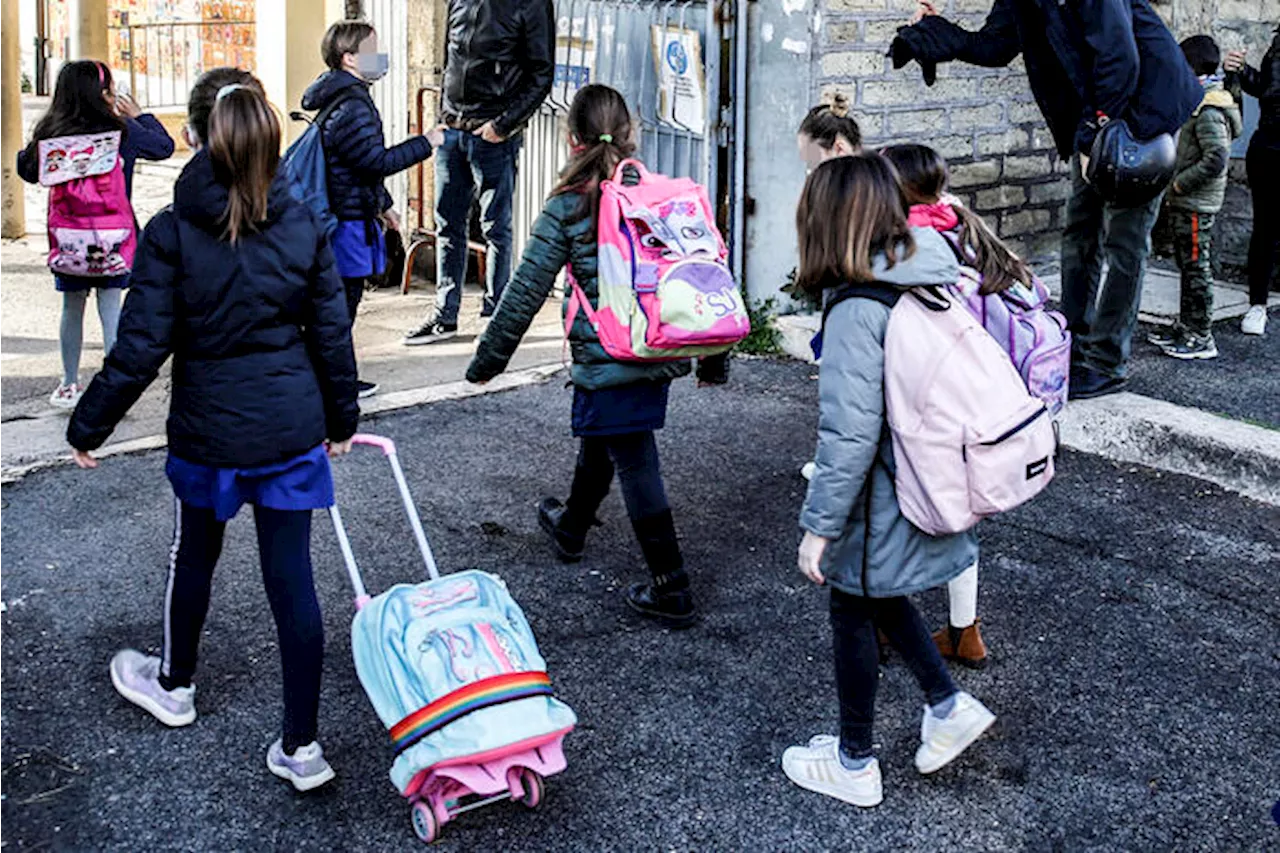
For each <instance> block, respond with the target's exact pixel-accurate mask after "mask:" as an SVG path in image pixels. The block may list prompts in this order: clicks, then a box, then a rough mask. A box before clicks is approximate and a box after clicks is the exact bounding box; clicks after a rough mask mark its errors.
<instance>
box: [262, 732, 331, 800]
mask: <svg viewBox="0 0 1280 853" xmlns="http://www.w3.org/2000/svg"><path fill="white" fill-rule="evenodd" d="M267 769H268V770H270V771H271V772H272V774H274V775H276V776H279V777H280V778H281V779H286V780H288V781H289V782H291V783H292V784H293V787H294V789H295V790H297V791H310V790H312V789H313V788H319V787H320V786H321V785H323V784H324V783H326V782H328V781H330V780H331V779H333V775H334V774H333V768H332V767H330V766H329V762H327V761H325V760H324V750H323V749H321V748H320V744H318V743H316V742H315V741H312V742H311V743H309V744H307V745H306V746H300V747H298V748H297V750H295V751H294V753H293V755H286V754H285V751H284V741H283V740H277V741H276V742H275V743H273V744H271V747H270V748H269V749H268V750H267Z"/></svg>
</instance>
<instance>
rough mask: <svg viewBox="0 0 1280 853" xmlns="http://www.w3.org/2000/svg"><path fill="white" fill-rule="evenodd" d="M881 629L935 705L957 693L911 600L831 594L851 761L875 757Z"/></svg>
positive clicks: (843, 737) (843, 744)
mask: <svg viewBox="0 0 1280 853" xmlns="http://www.w3.org/2000/svg"><path fill="white" fill-rule="evenodd" d="M876 628H879V629H880V630H881V631H883V632H884V633H885V636H887V637H888V638H889V642H890V643H891V644H892V645H893V647H894V648H895V649H897V651H898V654H900V655H902V657H903V659H904V660H906V662H907V666H908V667H910V669H911V673H912V675H914V676H915V677H916V681H918V682H919V683H920V687H921V689H922V690H924V693H925V696H926V697H927V698H928V701H929V704H930V705H937V704H938V703H939V702H943V701H946V699H948V698H949V697H951V696H953V695H955V692H956V686H955V684H954V683H952V681H951V674H950V673H948V672H947V667H946V664H944V663H943V662H942V656H941V655H940V654H938V647H937V646H935V645H934V644H933V638H932V637H930V635H929V629H928V628H927V627H925V624H924V620H922V619H921V618H920V612H919V611H918V610H916V608H915V605H914V604H912V603H911V600H910V599H909V598H906V597H905V596H899V597H898V598H863V597H861V596H857V595H848V594H846V593H843V592H840V591H839V590H837V589H832V590H831V633H832V639H833V641H834V643H835V657H836V692H837V693H838V694H839V697H840V748H841V750H843V751H844V753H845V754H846V755H848V756H849V757H851V758H866V757H867V756H870V755H871V754H872V751H873V750H872V746H871V734H872V732H871V729H872V725H873V724H874V722H875V708H876V688H877V687H878V686H879V683H880V650H879V645H878V644H877V643H876Z"/></svg>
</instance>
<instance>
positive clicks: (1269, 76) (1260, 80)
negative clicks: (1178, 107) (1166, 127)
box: [1224, 26, 1280, 335]
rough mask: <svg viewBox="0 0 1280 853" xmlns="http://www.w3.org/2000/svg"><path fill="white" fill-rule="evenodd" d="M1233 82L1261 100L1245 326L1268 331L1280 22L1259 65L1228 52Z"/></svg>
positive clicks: (1276, 253) (1276, 261) (1276, 272)
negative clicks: (1253, 64)
mask: <svg viewBox="0 0 1280 853" xmlns="http://www.w3.org/2000/svg"><path fill="white" fill-rule="evenodd" d="M1224 67H1225V68H1226V70H1227V72H1228V79H1227V86H1228V88H1231V87H1232V86H1233V84H1236V83H1238V85H1239V86H1240V88H1241V89H1243V90H1244V91H1245V92H1246V93H1248V94H1250V95H1253V96H1254V97H1255V98H1257V99H1258V106H1259V107H1260V115H1259V117H1258V129H1257V130H1255V131H1254V132H1253V138H1252V139H1250V140H1249V152H1248V154H1247V155H1246V158H1245V172H1246V174H1247V175H1248V177H1249V191H1250V192H1251V193H1252V195H1253V235H1252V236H1251V237H1250V238H1249V313H1248V314H1246V315H1245V318H1244V320H1242V321H1241V324H1240V328H1241V330H1242V331H1243V332H1244V333H1245V334H1247V335H1261V334H1265V333H1266V331H1267V297H1268V295H1269V294H1270V291H1271V290H1272V289H1274V288H1280V26H1277V27H1276V34H1275V37H1274V38H1273V39H1272V40H1271V47H1270V48H1268V49H1267V53H1266V55H1265V56H1263V57H1262V64H1261V65H1260V66H1258V67H1257V68H1254V67H1252V66H1251V65H1249V64H1248V63H1246V62H1245V55H1244V53H1243V52H1242V51H1232V52H1231V53H1228V54H1227V59H1226V62H1225V63H1224Z"/></svg>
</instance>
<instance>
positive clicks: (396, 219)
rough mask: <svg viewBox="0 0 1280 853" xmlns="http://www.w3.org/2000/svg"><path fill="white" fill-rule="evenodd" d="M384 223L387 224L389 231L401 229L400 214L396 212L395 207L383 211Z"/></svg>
mask: <svg viewBox="0 0 1280 853" xmlns="http://www.w3.org/2000/svg"><path fill="white" fill-rule="evenodd" d="M382 224H383V225H385V226H386V228H387V230H388V231H399V230H400V214H398V213H396V212H395V210H394V209H393V208H390V207H388V208H387V209H386V210H384V211H382Z"/></svg>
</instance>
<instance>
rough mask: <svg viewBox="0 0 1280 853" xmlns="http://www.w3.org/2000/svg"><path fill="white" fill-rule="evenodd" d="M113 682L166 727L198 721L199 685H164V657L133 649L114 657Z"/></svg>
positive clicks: (117, 689)
mask: <svg viewBox="0 0 1280 853" xmlns="http://www.w3.org/2000/svg"><path fill="white" fill-rule="evenodd" d="M111 683H112V684H113V685H115V688H116V692H117V693H119V694H120V695H121V696H123V697H124V698H126V699H128V700H129V701H130V702H132V703H133V704H135V705H137V706H138V707H139V708H142V709H143V710H145V711H147V712H148V713H150V714H151V716H153V717H155V718H156V719H157V720H159V721H160V722H162V723H164V724H165V725H166V726H173V727H175V728H177V727H179V726H189V725H191V724H192V723H194V722H195V721H196V702H195V700H196V688H195V686H194V685H191V686H188V687H175V688H174V689H172V690H165V689H164V688H163V687H161V686H160V658H158V657H155V656H154V655H144V654H142V652H135V651H134V650H133V649H125V650H123V651H120V652H117V653H116V656H115V657H113V658H112V659H111Z"/></svg>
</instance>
